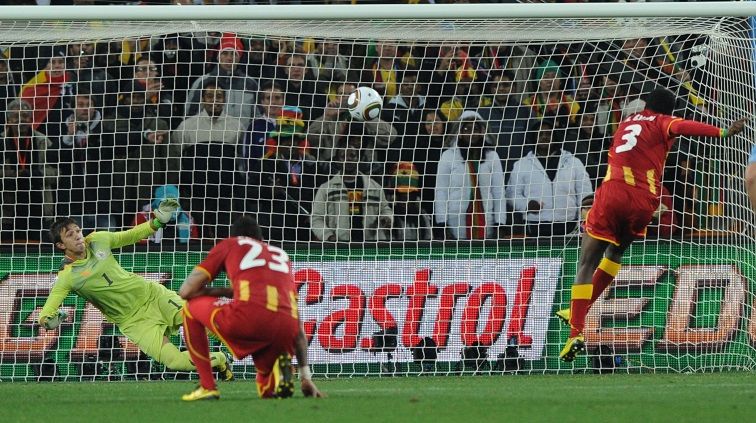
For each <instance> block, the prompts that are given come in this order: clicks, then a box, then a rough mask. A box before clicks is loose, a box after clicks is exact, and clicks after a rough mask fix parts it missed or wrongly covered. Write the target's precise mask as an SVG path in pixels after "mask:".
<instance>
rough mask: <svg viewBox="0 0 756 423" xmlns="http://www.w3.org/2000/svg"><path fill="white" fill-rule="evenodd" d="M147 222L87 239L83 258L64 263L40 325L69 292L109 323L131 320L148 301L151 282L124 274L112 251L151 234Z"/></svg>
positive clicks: (100, 233)
mask: <svg viewBox="0 0 756 423" xmlns="http://www.w3.org/2000/svg"><path fill="white" fill-rule="evenodd" d="M153 232H154V231H153V229H152V227H151V226H150V222H145V223H142V224H141V225H138V226H135V227H133V228H131V229H129V230H127V231H122V232H93V233H91V234H89V235H87V236H86V238H85V239H84V242H85V244H86V257H85V258H83V259H80V260H72V259H70V258H68V257H66V258H65V260H63V263H62V264H61V266H60V269H59V271H58V278H57V280H56V281H55V284H54V285H53V288H52V291H51V292H50V296H49V297H48V298H47V301H45V305H44V306H43V307H42V313H41V314H40V316H39V322H40V324H41V323H42V322H44V321H45V320H46V319H48V318H51V317H53V316H55V315H56V313H57V311H58V307H60V304H61V303H62V302H63V300H64V299H65V298H66V296H68V294H69V293H70V292H71V291H74V292H76V293H77V294H78V295H79V296H81V297H82V298H85V299H86V300H87V301H89V302H90V303H92V305H94V306H95V307H97V309H98V310H100V311H101V312H102V314H103V315H105V317H106V318H107V319H108V321H110V322H112V323H116V324H118V323H121V322H123V321H125V320H127V319H128V318H130V317H132V316H133V315H134V313H135V312H136V311H137V310H138V309H139V308H140V307H141V306H142V305H143V304H144V303H146V302H147V300H148V298H149V297H150V293H151V291H152V289H153V287H152V285H153V284H152V283H151V282H148V281H147V280H145V279H144V278H142V277H141V276H138V275H135V274H134V273H131V272H127V271H126V270H124V269H123V267H121V265H120V264H119V263H118V261H116V259H115V257H113V253H112V252H111V250H112V249H114V248H121V247H123V246H124V245H129V244H134V243H136V242H137V241H139V240H142V239H144V238H147V237H148V236H150V235H151V234H152V233H153Z"/></svg>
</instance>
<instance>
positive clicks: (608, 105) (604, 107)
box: [596, 75, 627, 136]
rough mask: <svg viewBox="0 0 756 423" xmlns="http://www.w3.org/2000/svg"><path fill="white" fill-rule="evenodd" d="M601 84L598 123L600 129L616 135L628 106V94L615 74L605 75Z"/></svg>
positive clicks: (607, 133)
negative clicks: (624, 110) (618, 83)
mask: <svg viewBox="0 0 756 423" xmlns="http://www.w3.org/2000/svg"><path fill="white" fill-rule="evenodd" d="M600 78H601V79H602V80H603V83H602V84H601V86H602V87H603V90H602V92H601V100H600V101H599V105H598V108H597V110H596V123H597V124H598V128H599V130H600V131H601V132H602V133H604V134H606V135H609V136H611V135H614V132H615V131H616V130H617V126H618V125H619V124H620V122H622V110H623V109H624V107H625V106H626V102H627V99H626V97H627V96H626V94H625V93H624V91H623V89H622V88H620V86H619V85H617V82H618V80H619V78H618V77H617V76H614V75H604V76H602V77H600Z"/></svg>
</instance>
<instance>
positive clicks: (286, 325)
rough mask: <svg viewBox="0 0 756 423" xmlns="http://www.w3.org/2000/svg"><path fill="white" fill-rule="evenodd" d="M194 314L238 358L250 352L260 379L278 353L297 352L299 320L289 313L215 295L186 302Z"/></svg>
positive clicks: (190, 311)
mask: <svg viewBox="0 0 756 423" xmlns="http://www.w3.org/2000/svg"><path fill="white" fill-rule="evenodd" d="M186 307H187V308H188V309H189V313H190V314H191V317H192V318H194V319H197V320H199V321H200V322H202V324H203V325H204V326H205V327H206V328H208V329H209V330H210V331H212V332H213V333H215V334H216V335H217V336H218V338H220V340H221V341H223V343H224V344H226V346H227V347H228V349H229V351H231V354H233V355H234V357H236V358H237V359H242V358H244V357H247V356H249V355H251V356H252V359H253V360H254V363H255V368H256V369H257V375H258V379H259V378H260V376H267V375H268V374H270V372H271V370H272V369H273V365H274V364H275V362H276V359H277V358H278V356H279V355H281V354H283V353H289V354H293V353H294V341H295V339H296V337H297V334H298V333H299V321H298V320H297V319H295V318H293V317H292V316H291V315H290V314H286V313H281V312H271V311H269V310H266V309H264V308H257V307H240V304H238V303H235V302H233V301H232V302H228V303H225V304H223V303H222V302H220V301H218V299H217V298H214V297H197V298H193V299H191V300H189V301H188V302H187V304H186Z"/></svg>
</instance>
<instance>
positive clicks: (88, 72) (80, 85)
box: [68, 42, 118, 107]
mask: <svg viewBox="0 0 756 423" xmlns="http://www.w3.org/2000/svg"><path fill="white" fill-rule="evenodd" d="M96 57H97V56H96V45H95V44H94V43H91V42H84V43H74V44H70V45H69V46H68V65H69V69H70V74H69V75H70V76H71V82H72V83H74V84H75V85H76V87H77V90H83V91H84V92H85V93H88V94H89V95H91V96H92V100H94V101H95V104H94V106H95V107H105V106H107V107H112V106H115V103H116V98H115V93H116V91H118V90H117V88H116V87H117V85H118V84H116V83H115V80H114V79H113V77H112V76H111V75H110V74H109V73H108V71H107V68H105V67H102V66H100V64H99V63H97V61H96V60H95V59H96Z"/></svg>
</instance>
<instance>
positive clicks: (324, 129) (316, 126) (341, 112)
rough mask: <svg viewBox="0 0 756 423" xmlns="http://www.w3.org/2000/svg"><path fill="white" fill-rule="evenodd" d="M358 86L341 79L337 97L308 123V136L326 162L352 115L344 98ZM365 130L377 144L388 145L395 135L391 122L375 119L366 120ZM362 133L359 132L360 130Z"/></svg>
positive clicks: (344, 131) (321, 160)
mask: <svg viewBox="0 0 756 423" xmlns="http://www.w3.org/2000/svg"><path fill="white" fill-rule="evenodd" d="M355 89H357V87H356V86H355V85H354V84H352V83H344V84H341V85H339V86H338V87H337V88H336V99H335V100H334V101H331V102H329V103H328V104H327V105H326V107H325V110H324V112H323V116H321V117H319V118H317V119H315V120H313V121H312V123H310V127H309V131H308V133H309V138H310V142H311V143H312V146H313V148H315V149H316V150H317V157H318V161H320V162H323V163H327V162H329V161H331V160H332V158H333V154H334V151H333V150H334V147H335V146H336V144H337V141H338V140H339V139H340V138H341V137H342V136H344V135H347V134H348V133H349V132H348V130H349V122H350V121H351V117H350V116H349V112H348V111H347V98H348V97H349V94H351V93H352V92H353V91H354V90H355ZM363 128H364V131H365V132H364V134H365V135H368V136H370V137H371V139H372V140H373V141H372V143H373V144H374V145H377V146H384V147H386V146H388V145H390V144H391V142H392V141H393V140H394V139H395V138H396V136H397V132H396V129H395V128H394V127H393V126H391V124H390V123H388V122H386V121H384V120H382V119H378V120H375V121H372V122H365V124H364V127H363ZM360 135H362V133H360Z"/></svg>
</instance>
